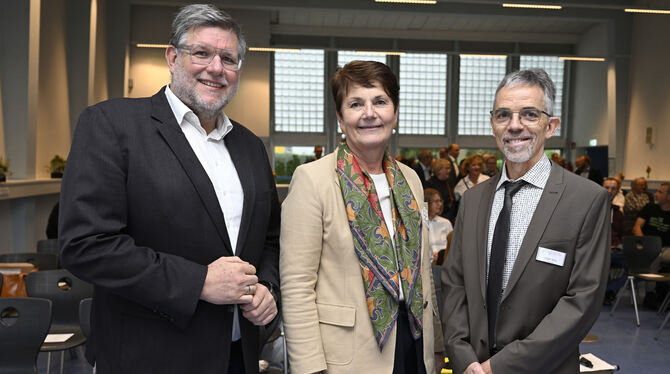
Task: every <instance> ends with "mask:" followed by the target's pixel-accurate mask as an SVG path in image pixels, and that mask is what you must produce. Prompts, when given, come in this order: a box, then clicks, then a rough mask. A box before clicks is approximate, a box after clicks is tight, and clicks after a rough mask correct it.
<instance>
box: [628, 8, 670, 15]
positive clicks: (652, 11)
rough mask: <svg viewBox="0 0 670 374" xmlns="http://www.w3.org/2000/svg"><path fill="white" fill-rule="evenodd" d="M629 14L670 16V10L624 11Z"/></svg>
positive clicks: (629, 9) (630, 9)
mask: <svg viewBox="0 0 670 374" xmlns="http://www.w3.org/2000/svg"><path fill="white" fill-rule="evenodd" d="M624 11H625V12H627V13H647V14H670V10H660V9H633V8H628V9H624Z"/></svg>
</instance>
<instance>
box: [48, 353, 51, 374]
mask: <svg viewBox="0 0 670 374" xmlns="http://www.w3.org/2000/svg"><path fill="white" fill-rule="evenodd" d="M50 372H51V352H47V374H49V373H50Z"/></svg>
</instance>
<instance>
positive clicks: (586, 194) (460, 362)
mask: <svg viewBox="0 0 670 374" xmlns="http://www.w3.org/2000/svg"><path fill="white" fill-rule="evenodd" d="M554 96H555V88H554V84H553V82H552V81H551V79H550V78H549V76H548V75H547V73H546V72H545V71H544V70H541V69H532V70H525V71H519V72H514V73H510V74H508V75H507V76H506V77H505V78H504V79H503V80H502V82H501V83H500V85H499V86H498V90H497V91H496V96H495V101H494V106H493V110H492V111H491V127H492V129H493V133H494V135H495V138H496V142H497V144H498V148H500V150H501V151H502V152H503V154H504V155H505V163H504V166H503V168H502V171H501V173H499V174H498V175H497V176H496V177H494V178H491V179H489V180H487V181H486V182H482V183H480V184H479V185H477V186H475V187H474V188H472V189H470V190H469V191H468V192H467V193H466V194H464V196H463V199H462V200H461V207H460V210H459V214H458V218H457V219H456V228H455V232H454V238H453V240H452V244H451V245H452V246H451V251H450V253H449V256H448V257H447V262H446V265H445V267H444V269H443V271H442V282H443V287H444V288H443V289H445V291H446V300H445V304H444V305H445V306H444V308H445V309H444V310H445V315H444V320H443V325H444V326H445V327H444V329H445V330H444V332H445V338H446V340H447V343H446V344H447V352H448V357H449V358H450V359H451V361H452V362H453V365H454V369H455V370H454V372H456V373H495V374H504V373H578V372H579V363H578V359H579V358H578V355H579V343H580V342H581V340H582V338H583V337H584V336H585V335H586V333H587V332H588V331H589V329H590V328H591V326H592V325H593V323H594V322H595V320H596V318H597V316H598V314H599V311H600V305H601V304H602V300H603V295H604V292H605V285H606V280H607V270H608V267H609V261H610V259H609V253H610V251H609V247H610V244H609V241H610V213H609V210H610V209H609V208H610V205H609V197H608V194H607V192H606V191H605V190H604V189H603V188H602V187H600V186H597V185H596V184H595V183H591V182H590V181H588V180H586V179H584V178H580V177H579V176H576V175H575V174H573V173H570V172H567V171H565V170H564V169H563V168H562V167H560V166H559V165H556V164H552V163H551V161H549V159H548V158H547V157H546V156H545V154H544V142H545V140H546V139H548V138H550V137H551V136H552V134H553V133H554V131H555V130H556V128H557V127H558V125H559V123H560V119H559V118H558V117H554V116H553V115H552V114H553V105H554Z"/></svg>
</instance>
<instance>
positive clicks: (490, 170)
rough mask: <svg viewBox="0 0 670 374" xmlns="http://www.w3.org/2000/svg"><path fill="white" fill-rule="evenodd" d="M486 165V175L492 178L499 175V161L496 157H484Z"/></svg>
mask: <svg viewBox="0 0 670 374" xmlns="http://www.w3.org/2000/svg"><path fill="white" fill-rule="evenodd" d="M484 163H485V164H486V170H485V171H484V173H483V174H484V175H487V176H489V177H492V176H494V175H496V174H498V159H496V156H494V155H484Z"/></svg>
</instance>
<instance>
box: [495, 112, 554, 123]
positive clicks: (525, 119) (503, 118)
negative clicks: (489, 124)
mask: <svg viewBox="0 0 670 374" xmlns="http://www.w3.org/2000/svg"><path fill="white" fill-rule="evenodd" d="M490 113H491V120H492V121H493V124H494V125H496V126H507V125H508V124H509V123H510V121H512V117H513V116H514V113H517V114H518V115H519V122H520V123H521V124H522V125H524V126H536V125H537V124H538V123H540V119H541V118H542V114H546V115H547V117H552V115H551V114H549V113H547V112H545V111H544V110H540V109H537V108H523V109H521V110H520V111H518V112H513V111H511V110H509V109H496V110H492V111H491V112H490Z"/></svg>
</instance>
